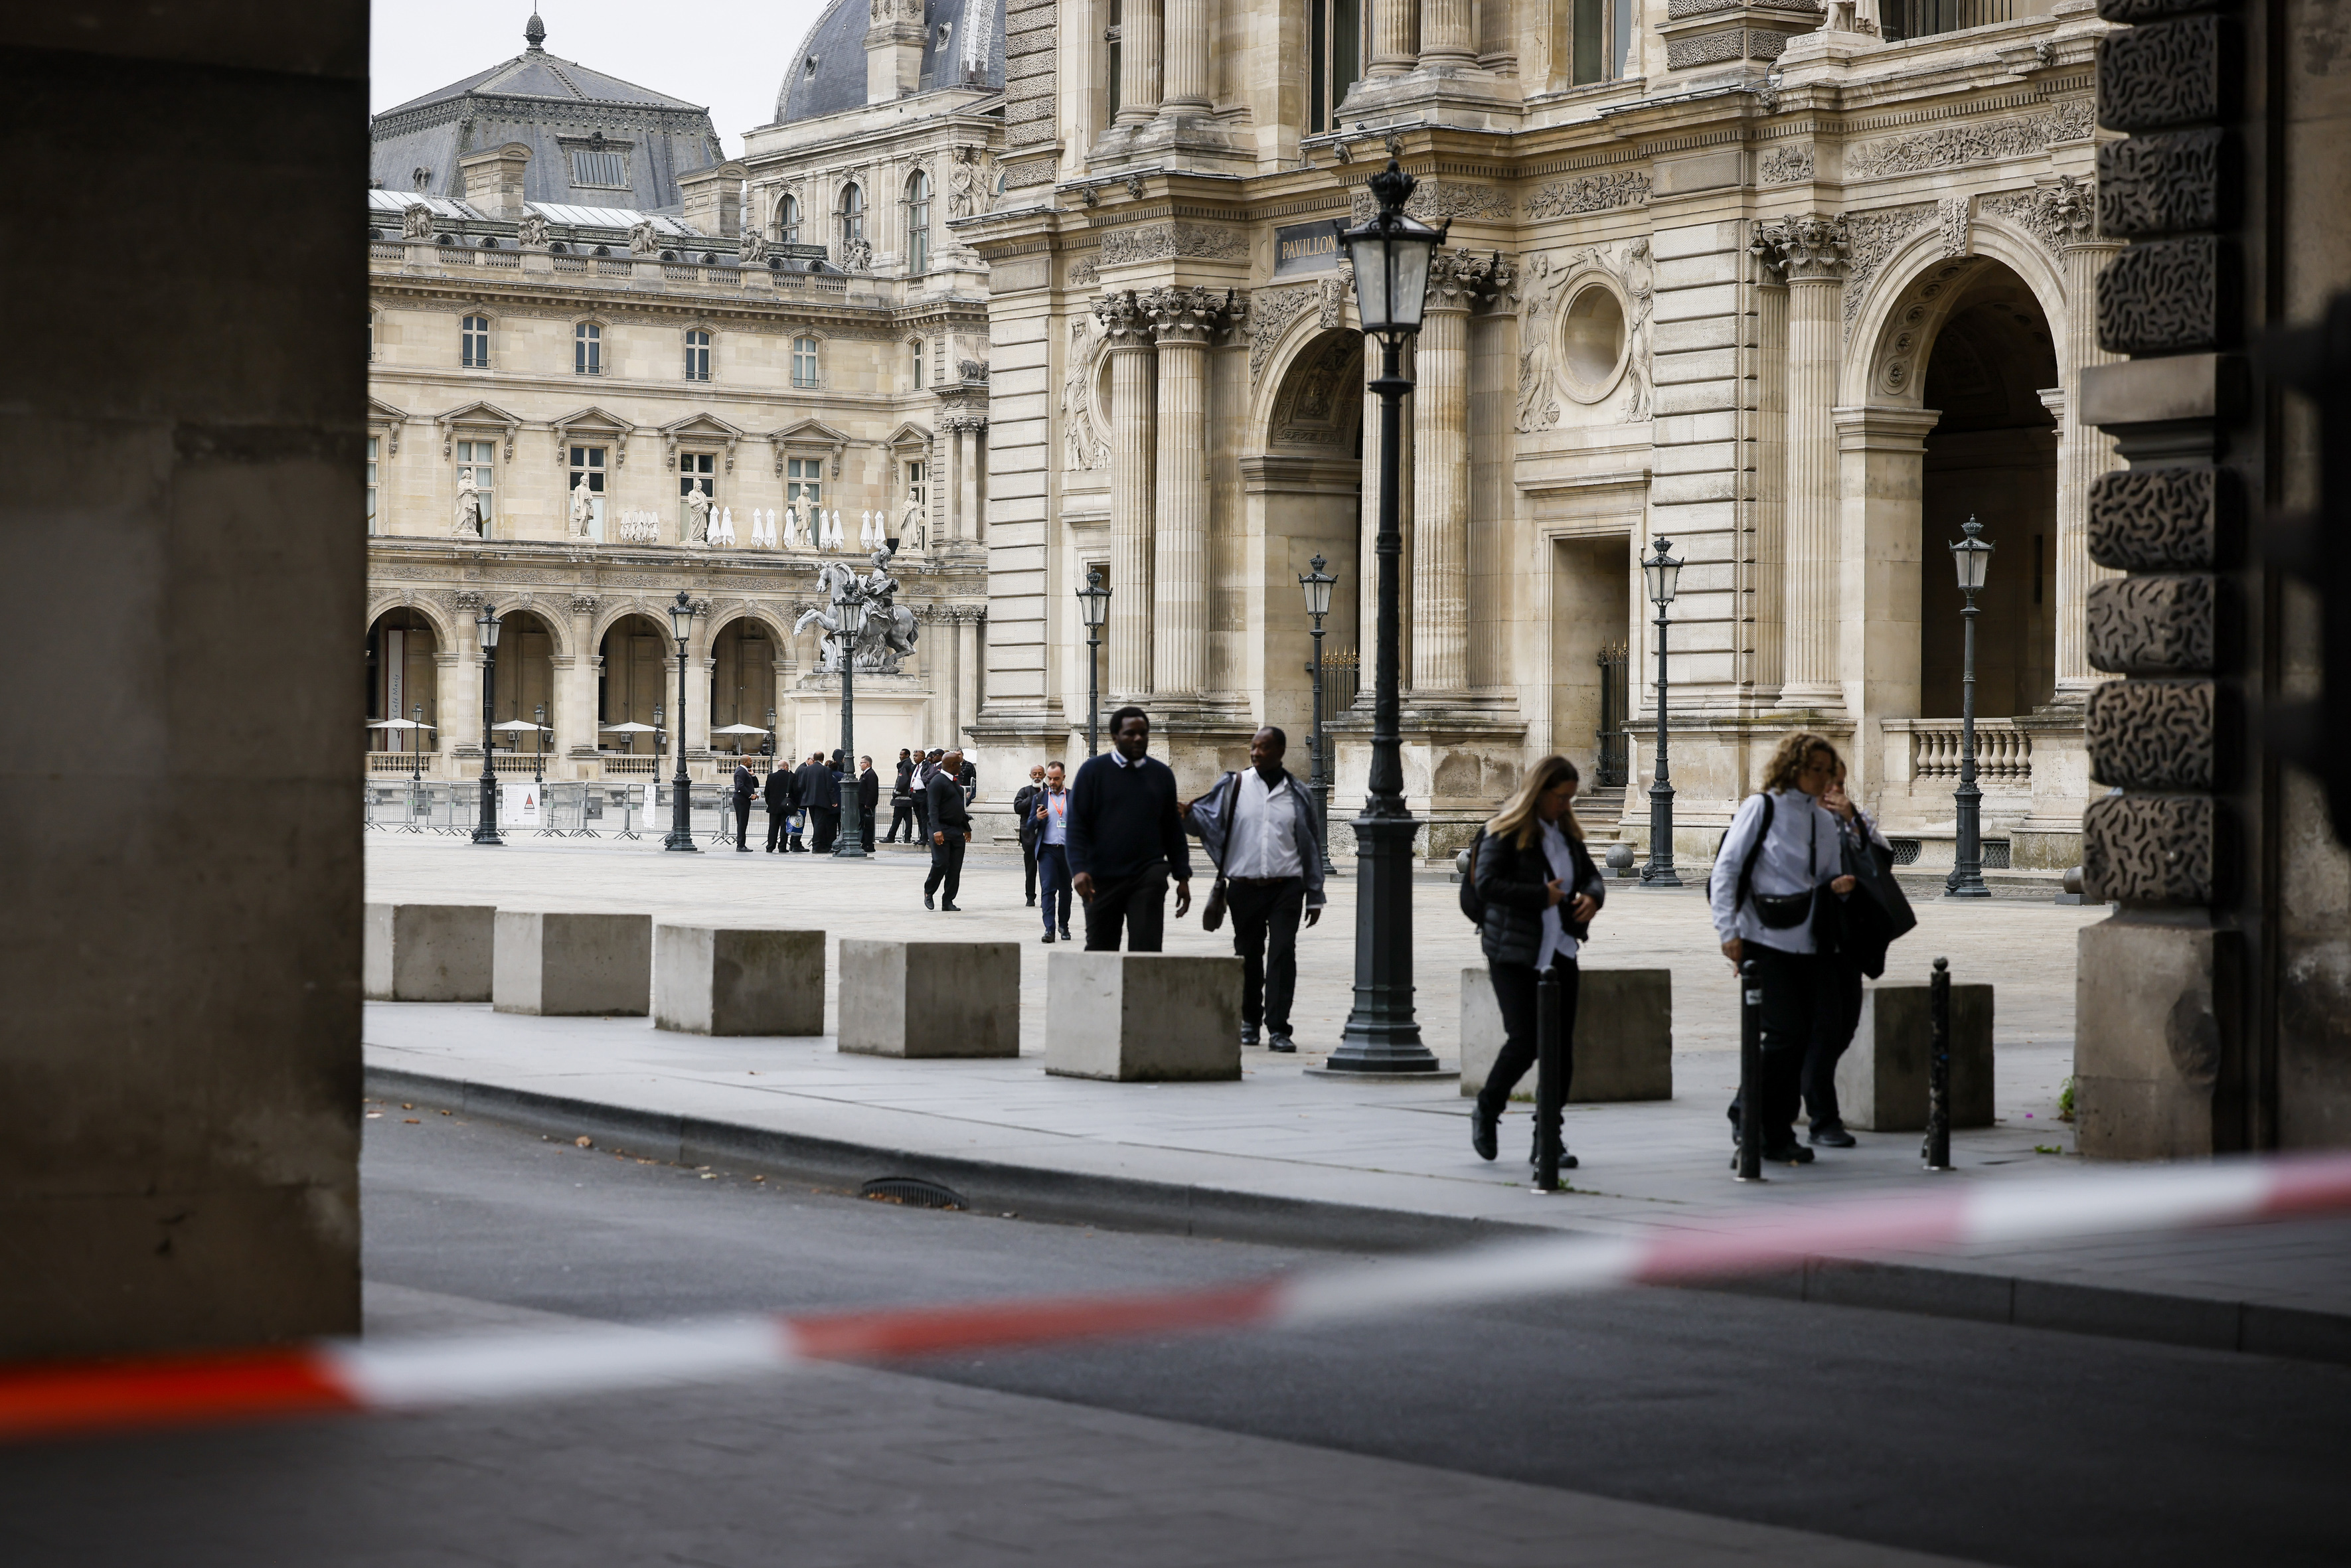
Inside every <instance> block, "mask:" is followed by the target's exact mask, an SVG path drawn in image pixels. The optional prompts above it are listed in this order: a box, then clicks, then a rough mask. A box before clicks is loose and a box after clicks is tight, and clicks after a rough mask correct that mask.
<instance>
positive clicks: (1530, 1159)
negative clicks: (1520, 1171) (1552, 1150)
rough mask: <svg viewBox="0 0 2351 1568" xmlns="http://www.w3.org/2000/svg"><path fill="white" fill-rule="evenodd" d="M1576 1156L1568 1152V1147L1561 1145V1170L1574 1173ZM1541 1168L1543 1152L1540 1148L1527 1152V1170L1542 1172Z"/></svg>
mask: <svg viewBox="0 0 2351 1568" xmlns="http://www.w3.org/2000/svg"><path fill="white" fill-rule="evenodd" d="M1575 1165H1576V1160H1575V1156H1574V1155H1571V1154H1569V1153H1568V1152H1567V1145H1564V1144H1562V1145H1560V1150H1559V1168H1560V1169H1562V1170H1563V1171H1572V1170H1573V1169H1574V1168H1575ZM1541 1168H1542V1151H1541V1149H1539V1148H1538V1149H1529V1150H1528V1151H1527V1169H1529V1170H1531V1171H1532V1170H1541Z"/></svg>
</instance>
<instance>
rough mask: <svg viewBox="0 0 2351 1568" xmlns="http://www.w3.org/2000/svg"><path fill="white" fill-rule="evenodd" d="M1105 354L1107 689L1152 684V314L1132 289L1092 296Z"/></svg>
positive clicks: (1127, 691) (1125, 690)
mask: <svg viewBox="0 0 2351 1568" xmlns="http://www.w3.org/2000/svg"><path fill="white" fill-rule="evenodd" d="M1094 318H1095V319H1097V320H1099V321H1100V322H1101V323H1102V329H1103V331H1104V332H1106V333H1107V334H1108V336H1109V347H1108V349H1107V350H1106V351H1107V352H1108V353H1109V355H1110V427H1111V443H1110V589H1111V594H1110V689H1111V691H1112V693H1113V695H1119V696H1139V695H1143V694H1144V693H1147V692H1149V691H1150V690H1151V620H1152V616H1151V392H1152V388H1151V382H1152V372H1153V370H1154V363H1153V353H1152V347H1151V319H1150V318H1149V317H1148V316H1147V315H1145V314H1144V309H1143V306H1142V304H1141V303H1140V302H1139V301H1138V300H1137V299H1136V298H1135V297H1134V294H1133V293H1131V292H1130V293H1125V294H1113V295H1110V296H1107V297H1106V298H1101V299H1097V300H1095V301H1094Z"/></svg>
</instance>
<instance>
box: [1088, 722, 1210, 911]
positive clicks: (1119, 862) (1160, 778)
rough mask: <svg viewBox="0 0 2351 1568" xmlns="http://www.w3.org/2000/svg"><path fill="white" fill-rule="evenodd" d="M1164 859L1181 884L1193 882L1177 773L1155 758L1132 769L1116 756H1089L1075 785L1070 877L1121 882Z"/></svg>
mask: <svg viewBox="0 0 2351 1568" xmlns="http://www.w3.org/2000/svg"><path fill="white" fill-rule="evenodd" d="M1162 861H1165V862H1166V864H1167V869H1168V872H1169V874H1171V875H1172V876H1174V877H1175V880H1176V881H1177V882H1189V881H1191V880H1192V850H1191V842H1190V841H1189V840H1187V839H1186V837H1185V836H1184V808H1183V804H1182V802H1181V801H1179V800H1177V799H1176V798H1175V769H1174V768H1170V767H1168V766H1167V764H1165V762H1162V761H1160V760H1159V758H1155V757H1146V758H1144V759H1143V760H1142V761H1140V762H1137V763H1135V764H1134V766H1133V767H1131V768H1123V767H1121V766H1120V765H1119V759H1118V758H1117V756H1116V754H1115V753H1113V752H1107V751H1106V752H1103V753H1102V755H1101V756H1099V757H1090V758H1086V761H1085V765H1084V766H1083V767H1081V768H1079V769H1078V776H1077V777H1076V778H1075V779H1071V781H1070V874H1071V876H1075V875H1077V874H1078V873H1080V872H1087V873H1092V876H1093V878H1094V880H1095V881H1097V882H1116V881H1118V880H1119V879H1121V878H1123V877H1130V876H1134V875H1135V874H1136V873H1140V872H1142V871H1144V870H1145V869H1147V868H1148V867H1150V866H1153V865H1156V864H1158V863H1159V862H1162Z"/></svg>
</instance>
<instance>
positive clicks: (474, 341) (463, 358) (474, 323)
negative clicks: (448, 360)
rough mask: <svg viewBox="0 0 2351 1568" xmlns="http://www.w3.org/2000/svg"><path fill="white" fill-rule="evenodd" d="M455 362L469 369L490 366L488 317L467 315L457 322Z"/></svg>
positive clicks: (485, 368)
mask: <svg viewBox="0 0 2351 1568" xmlns="http://www.w3.org/2000/svg"><path fill="white" fill-rule="evenodd" d="M457 363H458V364H459V365H461V366H463V367H464V368H465V369H466V370H469V371H486V370H488V369H489V368H490V319H489V318H488V317H487V316H468V317H466V318H465V319H463V320H462V321H460V322H459V323H458V324H457Z"/></svg>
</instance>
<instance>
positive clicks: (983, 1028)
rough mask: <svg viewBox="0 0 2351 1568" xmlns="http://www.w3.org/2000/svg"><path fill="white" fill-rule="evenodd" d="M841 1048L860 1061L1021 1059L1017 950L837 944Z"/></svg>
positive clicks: (1005, 946)
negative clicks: (861, 1057)
mask: <svg viewBox="0 0 2351 1568" xmlns="http://www.w3.org/2000/svg"><path fill="white" fill-rule="evenodd" d="M839 1043H840V1049H841V1050H842V1051H854V1052H857V1053H859V1054H861V1055H865V1056H1018V1055H1019V1054H1020V944H1019V943H1018V942H871V941H852V940H848V939H845V938H844V939H843V940H842V942H841V1024H840V1030H839Z"/></svg>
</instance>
